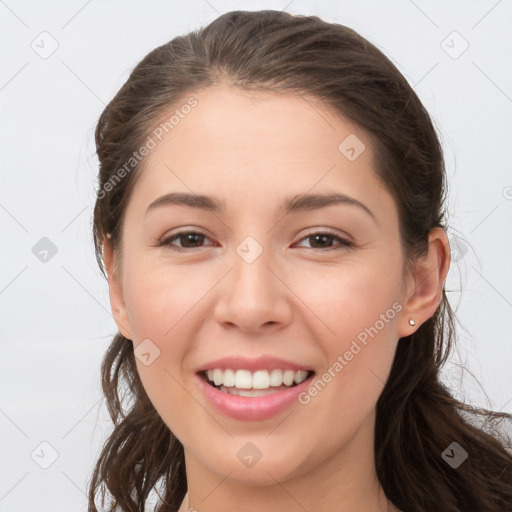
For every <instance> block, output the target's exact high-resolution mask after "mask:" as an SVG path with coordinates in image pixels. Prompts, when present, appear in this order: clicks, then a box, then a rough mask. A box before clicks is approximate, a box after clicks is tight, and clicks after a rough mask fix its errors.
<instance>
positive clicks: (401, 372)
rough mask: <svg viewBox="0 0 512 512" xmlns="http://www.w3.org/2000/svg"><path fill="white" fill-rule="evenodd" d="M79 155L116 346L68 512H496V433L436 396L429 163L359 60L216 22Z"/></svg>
mask: <svg viewBox="0 0 512 512" xmlns="http://www.w3.org/2000/svg"><path fill="white" fill-rule="evenodd" d="M96 144H97V153H98V157H99V161H100V172H99V184H98V185H99V188H98V196H97V202H96V206H95V211H94V241H95V247H96V251H97V257H98V262H99V264H100V267H101V268H102V270H104V271H105V273H106V276H107V278H108V284H109V290H110V298H111V305H112V311H113V315H114V318H115V320H116V323H117V326H118V328H119V333H118V334H117V335H116V336H115V338H114V339H113V341H112V344H111V346H110V347H109V349H108V352H107V354H106V356H105V358H104V361H103V366H102V383H103V389H104V392H105V394H106V397H107V400H108V407H109V411H110V414H111V416H112V419H113V421H114V425H115V426H114V430H113V432H112V434H111V436H110V437H109V439H108V440H107V442H106V444H105V446H104V449H103V451H102V453H101V455H100V458H99V460H98V463H97V466H96V468H95V471H94V474H93V477H92V481H91V483H90V492H89V500H90V501H89V510H90V511H96V510H97V508H96V505H95V498H96V497H97V494H98V492H99V491H100V489H101V491H102V497H103V498H105V491H108V493H109V495H110V498H111V499H110V503H109V506H110V508H109V509H108V510H122V511H142V510H144V507H145V505H146V503H147V498H148V496H149V495H150V493H151V492H152V491H153V490H155V491H158V494H159V495H160V497H161V501H160V503H159V505H158V507H157V510H158V511H160V512H164V511H174V512H176V511H178V510H180V512H183V511H185V510H197V511H199V512H220V511H223V512H226V511H234V510H243V511H245V512H247V511H254V512H256V511H261V510H265V511H268V512H273V511H287V512H290V511H305V510H307V511H315V512H332V511H351V512H353V511H361V510H364V511H414V512H418V511H428V512H433V511H446V512H455V511H459V512H460V511H471V512H476V511H486V512H492V511H495V512H498V511H500V512H502V511H505V510H512V455H511V454H510V451H509V450H510V446H508V445H507V442H506V440H505V439H503V438H501V437H500V431H499V430H498V429H497V427H496V429H494V430H492V432H491V427H492V425H493V422H494V420H500V419H505V420H510V419H511V418H510V416H508V415H506V414H504V413H502V414H500V413H494V412H491V411H482V410H477V409H474V408H472V407H470V406H469V405H467V404H464V403H461V402H458V401H457V400H456V399H454V398H453V397H452V396H451V394H450V392H449V391H448V390H447V389H446V387H445V386H444V385H443V384H442V383H441V382H440V379H439V371H440V368H441V367H442V365H443V363H444V362H445V361H446V359H447V357H448V355H449V352H450V348H451V344H452V339H453V319H452V313H451V309H450V306H449V303H448V301H447V298H446V295H445V290H444V282H445V278H446V275H447V272H448V268H449V263H450V250H449V244H448V240H447V236H446V225H445V221H444V219H445V212H444V203H443V200H444V195H445V172H444V163H443V156H442V151H441V147H440V144H439V141H438V138H437V136H436V133H435V130H434V128H433V125H432V122H431V120H430V118H429V115H428V114H427V112H426V111H425V109H424V107H423V106H422V104H421V103H420V101H419V99H418V97H417V96H416V94H415V93H414V91H413V90H412V88H411V87H410V86H409V85H408V83H407V81H406V80H405V79H404V77H403V76H402V75H401V74H400V73H399V71H398V70H397V69H396V67H395V66H394V65H393V64H392V63H391V62H390V61H389V60H388V59H387V58H386V57H385V56H384V55H383V54H382V53H381V52H380V51H379V50H378V49H377V48H375V46H373V45H372V44H370V43H369V42H368V41H366V40H365V39H363V38H362V37H361V36H359V35H358V34H357V33H355V32H354V31H353V30H351V29H349V28H347V27H344V26H341V25H337V24H330V23H326V22H324V21H322V20H320V19H319V18H318V17H311V16H292V15H290V14H287V13H284V12H277V11H260V12H241V11H237V12H230V13H228V14H226V15H223V16H221V17H220V18H218V19H217V20H215V21H214V22H213V23H211V24H210V25H208V26H207V27H206V28H204V29H202V30H199V31H197V32H193V33H191V34H189V35H187V36H184V37H176V38H175V39H173V40H172V41H170V42H169V43H168V44H165V45H163V46H161V47H159V48H156V49H155V50H154V51H152V52H151V53H150V54H149V55H147V56H146V57H145V58H144V59H143V60H142V62H140V63H139V64H138V65H137V67H136V68H135V69H134V70H133V72H132V73H131V75H130V77H129V79H128V81H127V82H126V83H125V84H124V85H123V87H122V88H121V90H120V91H119V92H118V93H117V95H116V96H115V98H114V99H113V100H112V101H111V102H110V104H109V105H108V106H107V108H106V109H105V111H104V112H103V114H102V115H101V118H100V120H99V123H98V126H97V131H96ZM125 399H126V400H128V404H125V403H123V402H124V400H125ZM481 415H484V417H485V419H486V420H487V421H486V423H485V428H484V426H483V425H479V422H478V421H477V420H479V416H481ZM103 506H105V505H104V503H103Z"/></svg>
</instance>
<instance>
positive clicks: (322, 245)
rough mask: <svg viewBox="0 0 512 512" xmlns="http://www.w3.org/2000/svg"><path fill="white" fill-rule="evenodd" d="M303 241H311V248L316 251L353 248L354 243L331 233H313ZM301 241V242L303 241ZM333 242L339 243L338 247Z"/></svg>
mask: <svg viewBox="0 0 512 512" xmlns="http://www.w3.org/2000/svg"><path fill="white" fill-rule="evenodd" d="M302 240H310V242H309V243H310V246H311V247H310V248H311V249H314V250H320V251H321V250H329V249H336V248H339V247H340V246H341V247H353V243H352V242H349V241H348V240H346V239H345V238H342V237H340V236H338V235H336V234H335V233H331V232H328V231H327V232H318V233H312V234H310V235H308V236H306V237H304V238H303V239H302ZM302 240H301V241H302ZM333 241H337V242H338V245H337V246H333Z"/></svg>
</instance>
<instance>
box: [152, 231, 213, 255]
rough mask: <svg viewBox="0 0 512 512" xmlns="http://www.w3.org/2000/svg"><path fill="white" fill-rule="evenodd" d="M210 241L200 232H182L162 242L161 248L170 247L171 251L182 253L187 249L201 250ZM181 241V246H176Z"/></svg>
mask: <svg viewBox="0 0 512 512" xmlns="http://www.w3.org/2000/svg"><path fill="white" fill-rule="evenodd" d="M205 239H206V240H208V237H207V236H206V235H204V234H203V233H200V232H198V231H180V232H179V233H175V234H174V235H171V236H170V237H168V238H165V239H164V240H162V241H161V242H160V243H159V244H158V245H159V246H164V245H165V246H168V247H170V248H171V249H175V250H177V251H182V250H185V249H200V248H201V247H202V246H203V245H202V244H203V242H204V240H205ZM176 240H177V241H179V245H177V244H174V243H173V242H174V241H176Z"/></svg>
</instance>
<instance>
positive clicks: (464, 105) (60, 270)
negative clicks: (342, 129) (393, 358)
mask: <svg viewBox="0 0 512 512" xmlns="http://www.w3.org/2000/svg"><path fill="white" fill-rule="evenodd" d="M262 8H271V9H278V10H281V9H285V10H287V11H288V12H291V13H296V14H316V15H318V16H320V17H322V18H324V19H325V20H327V21H332V22H337V23H341V24H345V25H348V26H349V27H352V28H354V29H355V30H356V31H358V32H360V33H361V34H362V35H363V36H365V37H367V38H368V39H369V40H370V41H372V42H373V43H374V44H376V45H377V46H378V47H379V48H380V49H382V50H383V51H384V53H386V54H387V55H388V56H389V57H390V58H391V59H392V60H393V62H395V64H396V65H397V66H398V68H399V69H400V70H401V71H402V72H403V73H404V75H405V76H406V77H407V79H408V80H409V82H410V83H411V84H412V85H413V86H414V88H415V90H416V92H417V93H418V95H419V96H420V98H421V100H422V101H423V102H424V104H425V106H426V107H427V109H428V110H429V112H430V113H431V114H432V116H433V118H434V120H435V123H436V125H437V126H438V129H439V134H440V136H441V138H442V142H443V146H444V149H445V152H446V163H447V169H448V174H449V179H450V195H449V206H450V211H451V216H450V223H451V228H452V231H451V232H450V233H451V235H452V236H453V233H454V232H456V233H458V234H459V235H460V236H462V237H463V239H464V241H462V242H457V243H456V244H454V248H455V251H454V256H455V258H454V259H456V260H458V261H457V262H456V263H455V264H454V265H453V266H452V268H451V270H450V276H449V279H448V286H447V287H448V289H449V290H450V293H449V296H450V300H451V302H452V304H453V305H454V306H455V307H457V317H458V319H459V320H460V323H461V327H463V328H464V329H465V330H462V329H460V330H459V332H460V341H459V345H458V346H459V352H458V353H456V354H454V358H453V360H452V361H451V363H450V365H449V367H448V368H447V370H446V372H445V379H446V382H447V383H449V384H450V385H451V386H454V387H455V393H456V394H457V396H458V397H466V398H467V399H468V400H471V401H472V402H473V403H476V404H478V405H483V406H488V405H490V406H491V407H494V408H495V409H501V410H505V411H507V412H512V385H511V384H512V377H511V371H510V362H511V360H512V344H511V343H510V341H511V336H510V332H511V328H512V314H511V313H512V309H511V308H512V271H511V265H510V262H511V261H512V258H511V256H512V240H511V236H510V234H511V233H512V173H511V167H510V166H511V162H512V144H511V142H510V141H511V132H512V129H511V128H512V126H511V125H512V98H511V97H512V68H511V67H510V65H509V64H508V60H507V59H508V55H509V54H510V49H511V48H512V32H511V31H510V26H512V5H511V2H510V1H507V0H501V1H496V0H481V1H475V2H466V1H463V0H457V1H451V2H444V1H440V0H439V1H429V2H427V1H420V0H416V1H415V2H413V1H412V0H395V1H392V2H378V1H376V0H375V1H369V0H366V1H357V2H356V1H350V2H349V1H340V0H337V1H324V2H315V1H300V0H294V1H292V2H290V3H287V2H286V1H277V0H275V1H271V0H269V1H261V0H258V1H254V2H250V1H246V2H243V1H225V0H208V1H206V0H193V1H186V2H185V1H181V2H170V1H168V2H164V1H149V2H135V1H125V2H113V1H99V0H92V1H88V2H86V1H84V0H77V1H69V2H56V1H46V2H40V3H39V2H35V1H31V2H21V1H15V0H5V1H4V0H0V43H1V44H0V52H1V63H2V64H1V70H0V108H1V113H0V116H1V128H0V129H1V137H0V147H1V153H0V162H1V173H2V178H1V188H0V226H1V229H2V252H1V253H2V266H1V274H0V312H1V313H0V314H1V323H0V325H1V333H0V334H1V353H2V357H1V358H0V376H1V382H0V428H1V432H2V436H1V437H0V449H1V452H0V461H1V475H0V512H2V511H9V512H19V511H20V512H21V511H23V512H27V511H28V510H34V511H35V510H37V511H39V512H45V511H52V512H61V511H62V512H64V511H65V512H69V511H70V510H73V511H82V510H86V509H87V508H86V498H85V495H84V492H85V489H86V484H87V482H88V480H89V478H90V473H91V471H92V468H93V464H94V462H95V460H96V458H97V456H98V454H99V450H100V448H101V445H102V442H103V441H104V439H105V436H106V435H107V433H108V431H109V429H110V423H109V420H108V414H107V412H106V407H105V404H104V402H103V400H102V395H101V393H100V381H99V365H100V362H101V358H102V356H103V353H104V351H105V349H106V348H107V345H108V344H109V341H110V339H111V337H112V336H113V334H114V333H115V332H116V327H115V324H114V321H113V319H112V317H111V315H110V305H109V300H108V291H107V284H106V281H104V280H103V278H102V277H101V276H100V272H99V269H98V268H97V265H96V261H95V259H94V253H93V246H92V237H91V215H92V208H93V205H94V190H95V175H96V172H97V160H96V157H95V156H94V146H93V128H94V125H95V123H96V121H97V119H98V117H99V115H100V113H101V111H102V109H103V108H104V106H105V104H106V103H107V102H108V101H109V100H110V99H111V98H112V96H113V95H114V94H115V92H116V91H117V90H118V88H119V87H120V86H121V85H122V84H123V82H124V81H125V80H126V78H127V76H128V73H129V71H130V69H131V68H132V67H133V66H134V65H135V64H136V63H137V62H138V61H139V60H140V59H141V58H142V57H143V56H144V55H145V54H146V53H148V52H149V51H150V50H152V49H153V48H154V47H156V46H157V45H160V44H163V43H165V42H167V41H168V40H170V39H171V38H172V37H174V36H176V35H179V34H183V33H186V32H188V31H190V30H192V29H195V28H198V27H199V26H201V25H204V24H207V23H208V22H210V21H212V20H213V19H214V18H215V17H217V16H218V15H219V14H222V13H224V12H227V11H229V10H234V9H247V10H258V9H262ZM44 31H46V32H48V33H49V34H50V35H51V36H48V35H40V34H41V33H42V32H44ZM454 31H456V32H458V34H459V35H457V34H453V32H454ZM52 38H53V39H54V40H55V41H56V42H57V43H58V48H57V50H56V51H55V52H54V53H53V54H52V55H50V56H47V55H45V54H44V52H48V51H49V50H51V48H52V47H51V45H52V44H57V43H52ZM443 41H444V42H443ZM464 41H466V42H467V44H468V45H469V47H468V48H467V50H466V51H465V52H464V53H462V54H460V55H459V53H460V52H461V51H462V50H463V49H464V46H465V44H466V43H465V42H464ZM31 45H32V46H31ZM33 47H34V49H33ZM35 50H37V51H35ZM38 52H39V53H38ZM41 54H42V56H43V57H47V58H42V57H41V56H40V55H41ZM455 57H456V58H455ZM43 237H47V238H49V239H50V240H51V241H52V242H53V244H55V246H56V248H57V253H56V254H55V255H54V256H53V257H50V255H51V254H50V255H49V256H48V261H47V262H42V261H40V259H38V258H37V257H36V255H35V254H34V253H33V251H32V248H33V247H34V246H35V245H36V243H37V242H38V241H39V240H40V239H41V238H43ZM459 364H464V365H465V366H466V367H467V368H468V370H469V371H470V372H471V373H472V374H473V375H474V377H475V378H476V379H477V380H474V378H473V377H471V375H470V374H467V375H466V376H464V378H463V379H462V373H461V371H460V370H459V367H458V365H459ZM461 379H462V380H461ZM477 381H478V382H480V383H481V384H482V385H483V387H484V389H485V391H486V392H487V398H486V395H485V394H484V392H483V391H482V390H481V389H480V388H479V386H478V384H477ZM42 442H46V443H49V445H51V446H49V445H47V444H43V445H41V443H42ZM54 450H55V452H54ZM54 453H55V454H56V455H58V456H57V458H56V460H55V461H54V462H53V463H52V464H51V465H50V466H49V467H48V468H47V469H43V468H42V467H41V465H48V464H50V463H51V462H52V461H53V458H52V455H53V454H54ZM469 456H470V457H471V453H470V454H469Z"/></svg>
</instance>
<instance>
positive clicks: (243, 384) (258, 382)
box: [206, 368, 309, 396]
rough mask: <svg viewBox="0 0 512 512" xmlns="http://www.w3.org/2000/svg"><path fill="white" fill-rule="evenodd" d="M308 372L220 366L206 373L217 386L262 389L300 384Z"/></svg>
mask: <svg viewBox="0 0 512 512" xmlns="http://www.w3.org/2000/svg"><path fill="white" fill-rule="evenodd" d="M308 373H309V372H307V371H306V370H299V371H297V372H294V371H293V370H279V369H274V370H272V371H270V372H269V371H268V370H257V371H255V372H250V371H249V370H236V371H235V370H231V369H228V370H221V369H220V368H215V369H213V370H208V371H207V372H206V375H207V377H208V380H209V381H211V382H213V383H214V384H215V385H216V386H217V387H220V386H223V387H224V388H237V389H251V390H261V389H269V388H271V387H279V386H283V385H284V386H288V387H290V386H292V385H293V384H294V383H295V384H300V383H301V382H303V381H305V380H306V377H307V376H308ZM244 396H249V395H244ZM251 396H257V395H251Z"/></svg>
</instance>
